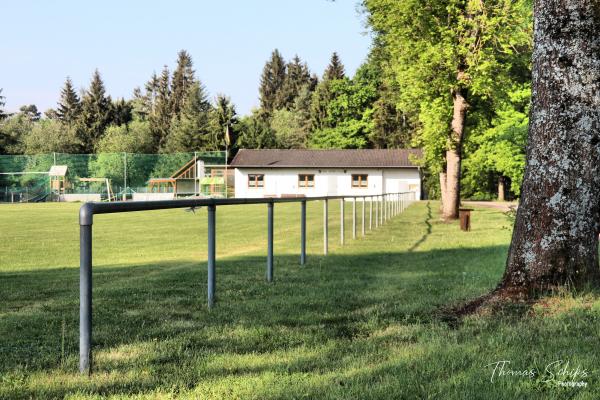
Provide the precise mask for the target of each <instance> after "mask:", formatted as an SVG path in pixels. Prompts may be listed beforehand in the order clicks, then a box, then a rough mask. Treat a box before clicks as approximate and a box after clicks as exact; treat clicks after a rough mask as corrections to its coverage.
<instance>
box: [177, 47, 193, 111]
mask: <svg viewBox="0 0 600 400" xmlns="http://www.w3.org/2000/svg"><path fill="white" fill-rule="evenodd" d="M193 65H194V64H193V62H192V57H191V56H190V55H189V53H188V52H187V51H185V50H181V51H180V52H179V53H178V54H177V67H176V68H175V71H173V79H172V80H171V116H172V117H173V116H178V115H179V113H180V112H181V110H182V109H183V107H184V103H185V100H186V99H187V97H188V92H189V91H190V90H191V88H192V86H193V85H194V82H195V80H196V79H195V78H194V69H193Z"/></svg>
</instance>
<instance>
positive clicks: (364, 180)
mask: <svg viewBox="0 0 600 400" xmlns="http://www.w3.org/2000/svg"><path fill="white" fill-rule="evenodd" d="M368 177H369V175H367V174H356V175H352V187H353V188H366V187H368Z"/></svg>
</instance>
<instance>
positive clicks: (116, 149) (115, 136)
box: [97, 120, 153, 154]
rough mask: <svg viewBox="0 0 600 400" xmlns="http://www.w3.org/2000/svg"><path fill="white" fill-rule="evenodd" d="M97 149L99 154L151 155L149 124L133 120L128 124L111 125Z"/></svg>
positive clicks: (151, 145) (151, 144)
mask: <svg viewBox="0 0 600 400" xmlns="http://www.w3.org/2000/svg"><path fill="white" fill-rule="evenodd" d="M97 149H98V152H99V153H123V152H125V153H141V154H148V153H152V151H153V138H152V131H151V130H150V123H149V122H148V121H140V120H134V121H131V122H130V123H128V124H123V125H111V126H109V127H108V128H107V129H106V133H105V134H104V136H103V137H102V139H100V141H99V142H98V146H97Z"/></svg>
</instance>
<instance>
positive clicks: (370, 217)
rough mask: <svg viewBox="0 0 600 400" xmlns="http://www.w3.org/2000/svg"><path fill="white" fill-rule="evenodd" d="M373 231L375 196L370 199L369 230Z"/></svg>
mask: <svg viewBox="0 0 600 400" xmlns="http://www.w3.org/2000/svg"><path fill="white" fill-rule="evenodd" d="M372 229H373V196H371V197H370V198H369V230H372Z"/></svg>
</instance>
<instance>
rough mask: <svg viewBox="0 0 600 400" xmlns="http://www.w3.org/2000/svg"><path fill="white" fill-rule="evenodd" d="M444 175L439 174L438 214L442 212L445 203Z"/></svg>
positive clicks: (442, 173)
mask: <svg viewBox="0 0 600 400" xmlns="http://www.w3.org/2000/svg"><path fill="white" fill-rule="evenodd" d="M446 182H447V180H446V173H445V172H440V200H441V201H440V212H443V211H444V203H445V202H446V201H445V200H446Z"/></svg>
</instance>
